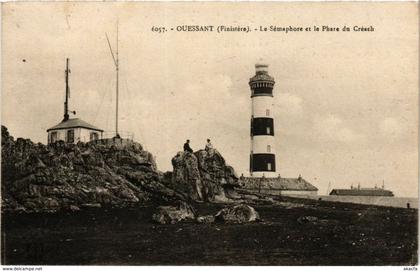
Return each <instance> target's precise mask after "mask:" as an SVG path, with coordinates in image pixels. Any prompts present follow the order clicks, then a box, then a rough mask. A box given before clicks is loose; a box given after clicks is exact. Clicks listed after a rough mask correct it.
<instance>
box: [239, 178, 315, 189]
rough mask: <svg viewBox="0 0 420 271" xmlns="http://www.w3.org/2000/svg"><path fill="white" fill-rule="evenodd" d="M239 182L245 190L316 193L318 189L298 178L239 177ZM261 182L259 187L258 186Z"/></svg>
mask: <svg viewBox="0 0 420 271" xmlns="http://www.w3.org/2000/svg"><path fill="white" fill-rule="evenodd" d="M240 181H241V182H242V183H243V184H244V186H245V188H246V189H259V188H261V189H271V190H294V191H318V188H316V187H315V186H313V185H312V184H310V183H309V182H308V181H306V180H305V179H303V178H301V177H299V178H283V177H277V178H267V177H264V178H258V177H241V179H240ZM260 181H261V186H260Z"/></svg>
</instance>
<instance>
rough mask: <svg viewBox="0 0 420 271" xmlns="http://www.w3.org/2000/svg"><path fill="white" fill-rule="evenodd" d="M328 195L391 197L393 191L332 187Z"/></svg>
mask: <svg viewBox="0 0 420 271" xmlns="http://www.w3.org/2000/svg"><path fill="white" fill-rule="evenodd" d="M330 195H337V196H386V197H393V196H394V193H392V191H389V190H385V189H381V188H360V189H359V188H357V189H356V188H353V189H333V190H332V191H331V192H330Z"/></svg>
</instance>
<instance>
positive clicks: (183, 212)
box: [152, 202, 195, 224]
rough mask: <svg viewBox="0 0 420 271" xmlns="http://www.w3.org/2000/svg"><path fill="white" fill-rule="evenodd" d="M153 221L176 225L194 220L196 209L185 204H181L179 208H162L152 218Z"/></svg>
mask: <svg viewBox="0 0 420 271" xmlns="http://www.w3.org/2000/svg"><path fill="white" fill-rule="evenodd" d="M152 219H153V221H155V222H157V223H159V224H175V223H177V222H180V221H185V220H194V219H195V211H194V208H193V207H191V206H190V205H189V204H187V203H185V202H180V203H179V204H178V206H177V207H174V206H160V207H158V210H157V212H156V213H154V214H153V216H152Z"/></svg>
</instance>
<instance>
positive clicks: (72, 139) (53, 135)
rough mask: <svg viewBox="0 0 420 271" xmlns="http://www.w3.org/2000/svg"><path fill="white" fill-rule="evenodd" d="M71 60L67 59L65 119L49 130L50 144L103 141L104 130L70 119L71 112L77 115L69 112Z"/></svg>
mask: <svg viewBox="0 0 420 271" xmlns="http://www.w3.org/2000/svg"><path fill="white" fill-rule="evenodd" d="M69 73H70V70H69V59H67V68H66V98H65V102H64V119H63V120H62V121H61V122H60V123H59V124H57V125H55V126H53V127H51V128H49V129H48V130H47V133H48V144H51V143H54V142H56V141H59V140H62V141H64V142H66V143H77V142H89V141H92V140H97V139H102V137H103V132H104V131H103V130H102V129H99V128H97V127H95V126H93V125H91V124H89V123H87V122H85V121H83V120H81V119H78V118H74V119H70V117H69V112H70V113H73V114H76V111H69V109H68V102H69V98H70V88H69Z"/></svg>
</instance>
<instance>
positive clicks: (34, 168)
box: [1, 126, 186, 212]
mask: <svg viewBox="0 0 420 271" xmlns="http://www.w3.org/2000/svg"><path fill="white" fill-rule="evenodd" d="M1 172H2V184H1V185H2V208H3V210H21V211H28V212H33V211H35V212H37V211H56V210H60V209H65V210H72V211H75V210H77V209H79V208H82V207H92V206H94V207H100V206H111V207H121V206H126V205H129V204H133V203H143V202H148V201H158V202H168V201H169V202H172V201H174V200H185V199H186V197H185V195H182V194H180V193H178V192H176V191H174V190H173V189H171V188H169V187H168V186H166V185H164V184H163V183H162V182H161V181H160V179H161V176H160V175H161V174H160V173H159V172H158V171H157V169H156V163H155V161H154V159H153V156H152V155H151V154H150V153H149V152H147V151H145V150H143V147H142V146H141V145H140V144H138V143H135V142H132V141H131V142H112V139H111V140H97V141H95V142H89V143H78V144H65V143H64V142H57V143H55V144H51V145H48V146H46V145H43V144H40V143H39V144H34V143H33V142H32V141H30V140H29V139H22V138H18V139H17V140H14V139H13V137H11V136H10V135H9V132H8V131H7V128H6V127H4V126H2V164H1Z"/></svg>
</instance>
